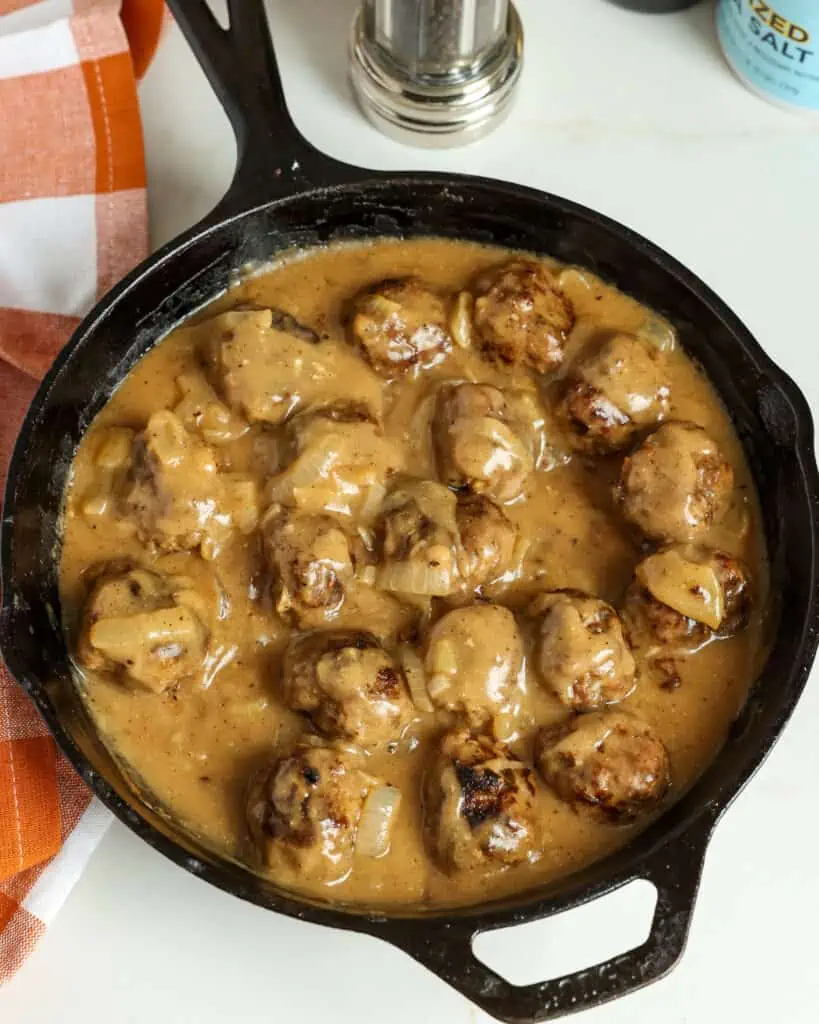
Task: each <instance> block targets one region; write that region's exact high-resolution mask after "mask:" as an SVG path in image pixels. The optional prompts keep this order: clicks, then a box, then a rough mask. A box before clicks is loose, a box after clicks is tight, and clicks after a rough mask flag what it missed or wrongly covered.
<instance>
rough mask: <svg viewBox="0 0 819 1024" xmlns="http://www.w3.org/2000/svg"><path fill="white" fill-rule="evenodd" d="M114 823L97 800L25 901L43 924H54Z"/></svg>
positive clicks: (86, 811) (94, 800) (87, 810)
mask: <svg viewBox="0 0 819 1024" xmlns="http://www.w3.org/2000/svg"><path fill="white" fill-rule="evenodd" d="M110 823H111V812H110V811H109V810H107V809H106V808H105V807H103V805H102V804H101V803H100V802H99V800H97V799H96V798H94V799H93V800H92V801H91V803H90V804H89V805H88V807H87V808H86V810H85V813H84V814H83V816H82V817H81V818H80V820H79V821H78V822H77V825H76V827H75V828H74V830H73V831H72V832H71V833H70V834H69V836H68V838H67V839H66V841H65V843H64V844H63V846H62V849H61V850H60V852H59V853H58V854H57V855H56V856H55V857H54V860H53V861H52V862H51V863H50V864H49V865H48V867H47V868H46V869H45V871H44V872H43V873H42V875H40V877H39V878H38V879H37V881H36V882H35V884H34V886H33V887H32V889H31V891H30V892H29V894H28V896H26V898H25V899H24V900H23V907H24V908H25V909H26V910H27V911H28V912H29V913H30V914H34V916H35V917H38V918H39V919H40V920H41V921H42V922H43V924H46V925H49V924H51V922H52V921H53V920H54V918H55V917H56V915H57V911H58V910H59V909H60V907H61V906H62V905H63V903H64V902H65V900H66V897H67V896H68V894H69V893H70V892H71V890H72V889H73V888H74V885H75V884H76V882H77V880H78V879H79V877H80V875H81V874H82V873H83V870H84V869H85V865H86V864H87V863H88V860H89V858H90V857H91V854H92V853H93V852H94V850H96V848H97V845H98V844H99V841H100V839H102V837H103V836H104V835H105V830H106V829H107V828H108V826H109V825H110Z"/></svg>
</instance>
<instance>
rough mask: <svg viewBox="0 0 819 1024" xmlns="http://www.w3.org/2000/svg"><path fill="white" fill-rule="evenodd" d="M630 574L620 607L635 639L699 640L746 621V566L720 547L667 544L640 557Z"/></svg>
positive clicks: (733, 630)
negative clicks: (710, 548)
mask: <svg viewBox="0 0 819 1024" xmlns="http://www.w3.org/2000/svg"><path fill="white" fill-rule="evenodd" d="M634 575H635V578H634V580H633V581H632V583H631V585H630V586H629V588H628V590H627V591H626V599H625V608H624V611H623V615H624V617H625V620H626V622H627V623H628V627H629V634H630V636H631V637H632V640H633V641H634V642H644V641H648V642H649V643H659V644H686V643H689V644H694V645H699V644H701V643H703V642H705V641H706V640H708V639H709V638H710V637H711V636H713V635H715V634H716V635H718V636H731V635H732V634H734V633H737V632H739V631H740V630H741V629H743V628H744V627H745V626H746V625H747V622H748V617H749V615H750V610H751V589H750V585H749V583H748V573H747V570H746V568H745V566H744V565H743V564H742V563H741V562H740V561H738V560H737V559H736V558H732V557H731V556H730V555H727V554H725V553H724V552H722V551H710V550H708V549H707V548H697V547H694V546H691V545H684V546H676V547H669V548H666V549H664V550H663V551H660V552H658V553H657V554H653V555H649V556H648V557H647V558H645V559H643V561H642V562H640V564H639V565H638V566H637V568H636V570H635V574H634Z"/></svg>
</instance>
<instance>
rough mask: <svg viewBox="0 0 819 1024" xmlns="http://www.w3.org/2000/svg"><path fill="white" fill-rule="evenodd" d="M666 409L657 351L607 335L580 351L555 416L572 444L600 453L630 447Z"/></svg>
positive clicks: (636, 341)
mask: <svg viewBox="0 0 819 1024" xmlns="http://www.w3.org/2000/svg"><path fill="white" fill-rule="evenodd" d="M668 409H669V388H668V384H667V381H666V375H665V361H664V356H663V355H662V353H661V352H660V351H659V350H658V349H656V348H654V347H652V346H650V345H648V344H646V343H645V342H642V341H640V340H639V339H638V338H635V337H633V336H632V335H629V334H614V335H610V336H608V337H606V338H604V339H602V340H601V341H599V342H597V343H596V344H594V345H592V346H591V348H590V349H589V350H588V351H586V352H584V353H583V354H582V355H581V356H580V358H579V359H578V360H577V362H576V363H575V365H574V366H572V368H571V369H570V371H569V373H568V374H567V376H566V380H565V381H564V382H563V384H562V386H561V397H560V400H559V402H558V409H557V411H558V416H559V418H560V419H561V420H562V421H563V422H564V423H565V425H566V427H567V428H568V433H569V439H570V441H571V443H572V446H573V447H574V448H576V449H578V450H579V451H583V452H589V453H591V454H598V455H604V454H606V453H608V452H613V451H618V450H619V449H622V448H625V447H626V446H627V445H628V444H630V443H631V441H632V439H633V438H634V435H635V433H636V432H637V431H638V430H640V429H644V428H646V427H650V426H654V425H655V424H657V423H659V422H660V421H661V420H663V419H664V418H665V416H666V415H667V414H668Z"/></svg>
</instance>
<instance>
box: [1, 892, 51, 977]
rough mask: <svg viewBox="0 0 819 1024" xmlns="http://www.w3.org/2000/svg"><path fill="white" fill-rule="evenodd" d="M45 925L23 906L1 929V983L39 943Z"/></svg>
mask: <svg viewBox="0 0 819 1024" xmlns="http://www.w3.org/2000/svg"><path fill="white" fill-rule="evenodd" d="M44 931H45V925H44V924H43V922H42V921H41V920H40V919H39V917H35V916H34V915H33V914H29V912H28V911H27V910H24V909H23V908H22V907H20V909H19V910H18V911H17V913H16V914H13V915H12V916H11V918H10V919H9V921H8V922H7V923H6V927H5V928H4V929H3V930H2V931H0V985H2V984H3V982H4V981H8V979H9V978H10V977H11V976H12V974H14V972H15V971H16V970H17V968H18V967H19V966H20V964H22V962H23V961H24V960H25V959H26V957H27V956H28V955H29V954H30V953H31V951H32V950H33V949H34V947H35V946H36V944H37V940H38V939H39V938H40V936H41V935H42V934H43V932H44Z"/></svg>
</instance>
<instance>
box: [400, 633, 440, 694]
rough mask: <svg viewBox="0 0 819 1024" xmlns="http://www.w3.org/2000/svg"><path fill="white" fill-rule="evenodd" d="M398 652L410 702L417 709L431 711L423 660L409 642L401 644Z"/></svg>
mask: <svg viewBox="0 0 819 1024" xmlns="http://www.w3.org/2000/svg"><path fill="white" fill-rule="evenodd" d="M398 653H399V657H400V659H401V665H402V666H403V669H404V675H405V676H406V678H407V686H409V691H410V696H411V697H412V703H413V704H414V705H415V706H416V707H417V708H418V710H419V711H432V710H433V705H432V701H431V700H430V699H429V694H428V693H427V677H426V673H425V672H424V664H423V662H422V661H421V659H420V658H419V657H418V654H417V653H416V651H414V650H413V648H412V647H410V645H409V644H403V645H402V646H401V648H400V650H399V652H398Z"/></svg>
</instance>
